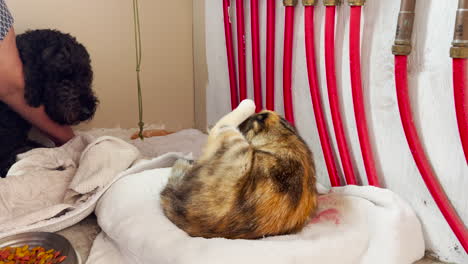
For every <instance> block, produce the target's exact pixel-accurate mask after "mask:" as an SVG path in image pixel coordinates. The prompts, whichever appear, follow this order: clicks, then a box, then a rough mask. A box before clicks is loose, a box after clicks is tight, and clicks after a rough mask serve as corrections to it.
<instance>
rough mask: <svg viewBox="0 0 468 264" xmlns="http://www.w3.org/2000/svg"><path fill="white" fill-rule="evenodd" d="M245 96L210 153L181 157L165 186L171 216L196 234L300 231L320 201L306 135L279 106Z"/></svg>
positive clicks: (220, 127) (216, 133)
mask: <svg viewBox="0 0 468 264" xmlns="http://www.w3.org/2000/svg"><path fill="white" fill-rule="evenodd" d="M254 111H255V105H254V104H253V102H252V101H251V100H244V101H243V102H242V103H241V104H240V105H239V107H238V108H237V109H235V110H234V111H233V112H231V113H229V114H228V115H226V116H225V117H224V118H222V119H221V120H220V121H219V122H218V123H217V124H216V126H215V127H214V128H213V129H212V130H211V131H210V133H209V136H208V142H207V144H206V146H205V149H204V152H203V155H202V156H201V157H200V159H199V160H197V161H195V162H193V161H188V160H178V161H177V162H176V164H175V165H174V167H173V169H172V175H171V177H170V178H169V181H168V184H167V186H166V187H165V189H164V190H163V191H162V192H161V206H162V208H163V211H164V213H165V215H166V216H167V217H168V218H169V219H170V220H171V221H172V222H173V223H174V224H175V225H177V226H178V227H179V228H181V229H182V230H184V231H186V232H187V233H188V234H189V235H190V236H194V237H205V238H213V237H224V238H230V239H238V238H242V239H256V238H261V237H265V236H272V235H282V234H290V233H295V232H298V231H300V230H301V229H302V228H303V226H304V225H305V224H306V222H307V220H308V219H309V217H310V216H311V214H312V213H313V212H314V210H315V209H316V207H317V191H316V188H315V182H316V179H315V168H314V162H313V159H312V153H311V152H310V150H309V148H308V147H307V145H306V143H305V142H304V140H303V139H302V138H301V137H300V136H299V135H298V133H297V131H296V130H295V128H294V127H292V126H291V125H290V124H289V123H288V122H287V121H286V120H285V119H283V118H282V117H280V116H279V115H278V114H276V113H275V112H271V111H263V112H260V113H258V114H254Z"/></svg>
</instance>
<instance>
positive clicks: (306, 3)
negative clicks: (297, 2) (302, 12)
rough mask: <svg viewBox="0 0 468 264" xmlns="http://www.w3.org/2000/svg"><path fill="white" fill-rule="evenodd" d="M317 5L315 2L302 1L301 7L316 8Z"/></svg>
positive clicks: (314, 0) (309, 0)
mask: <svg viewBox="0 0 468 264" xmlns="http://www.w3.org/2000/svg"><path fill="white" fill-rule="evenodd" d="M317 4H318V1H317V0H302V5H303V6H316V5H317Z"/></svg>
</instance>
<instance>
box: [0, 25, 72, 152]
mask: <svg viewBox="0 0 468 264" xmlns="http://www.w3.org/2000/svg"><path fill="white" fill-rule="evenodd" d="M0 58H2V59H1V60H0V101H3V102H4V103H6V104H7V105H9V106H10V107H11V108H12V109H13V110H14V111H15V112H17V113H18V114H19V115H21V116H22V117H23V118H24V119H26V120H27V121H29V122H30V123H31V124H32V125H34V126H36V127H37V128H38V129H40V130H41V131H43V132H44V133H45V134H46V135H48V136H49V137H50V138H51V139H52V140H53V141H54V142H55V143H56V144H58V145H61V144H64V143H65V142H67V141H68V140H70V139H71V138H73V136H74V134H73V131H72V129H71V128H70V127H68V126H60V125H58V124H57V123H55V122H54V121H52V120H51V119H50V118H49V117H48V116H47V114H46V113H45V111H44V108H43V107H39V108H34V107H31V106H29V105H28V104H27V103H26V100H25V99H24V76H23V65H22V63H21V60H20V58H19V55H18V50H17V48H16V40H15V34H14V30H13V28H12V29H10V32H9V33H8V35H7V36H6V38H5V39H4V40H3V41H1V42H0Z"/></svg>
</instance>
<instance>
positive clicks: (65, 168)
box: [0, 135, 140, 237]
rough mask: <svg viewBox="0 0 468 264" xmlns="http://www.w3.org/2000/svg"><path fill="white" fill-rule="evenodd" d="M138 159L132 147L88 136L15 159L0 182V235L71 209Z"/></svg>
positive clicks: (111, 140)
mask: <svg viewBox="0 0 468 264" xmlns="http://www.w3.org/2000/svg"><path fill="white" fill-rule="evenodd" d="M139 156H140V153H139V151H138V149H137V148H136V147H134V146H132V145H131V144H129V143H126V142H125V141H123V140H121V139H118V138H115V137H109V136H104V137H100V138H97V139H95V138H94V137H92V136H89V135H80V136H77V137H75V138H74V139H72V140H71V141H69V142H68V143H67V144H65V145H63V146H61V147H58V148H39V149H34V150H32V151H29V152H26V153H24V154H22V155H19V157H18V158H19V161H18V162H17V163H16V164H15V165H13V167H12V168H11V169H10V171H9V173H8V177H7V178H5V179H1V180H0V237H4V236H6V235H12V234H15V233H19V232H21V231H23V230H24V229H25V228H27V227H28V226H31V225H33V224H35V223H38V222H40V221H43V220H47V219H51V218H53V217H57V216H60V215H62V214H64V213H66V212H70V211H73V210H74V209H76V208H77V207H78V206H79V205H80V204H82V203H84V202H85V201H87V200H88V199H89V198H90V197H91V196H92V195H93V194H95V193H96V192H97V191H98V190H101V189H103V188H104V187H105V186H106V185H107V184H109V183H110V182H111V181H112V180H113V179H114V178H115V177H116V176H117V175H118V174H119V173H120V172H122V171H124V170H126V169H127V168H129V167H130V166H131V165H132V164H133V163H134V162H135V161H136V160H137V159H138V158H139ZM92 209H94V207H92V208H90V210H88V211H90V212H92ZM79 220H81V219H79Z"/></svg>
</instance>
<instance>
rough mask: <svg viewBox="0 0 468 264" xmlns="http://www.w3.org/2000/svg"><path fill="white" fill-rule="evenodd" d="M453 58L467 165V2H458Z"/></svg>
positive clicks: (458, 121)
mask: <svg viewBox="0 0 468 264" xmlns="http://www.w3.org/2000/svg"><path fill="white" fill-rule="evenodd" d="M450 57H452V58H453V89H454V96H455V110H456V113H457V123H458V131H459V132H460V140H461V143H462V147H463V152H464V153H465V160H466V163H468V91H467V86H468V85H467V81H468V80H467V77H466V64H467V59H468V0H459V2H458V10H457V18H456V21H455V31H454V37H453V42H452V48H451V49H450Z"/></svg>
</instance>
